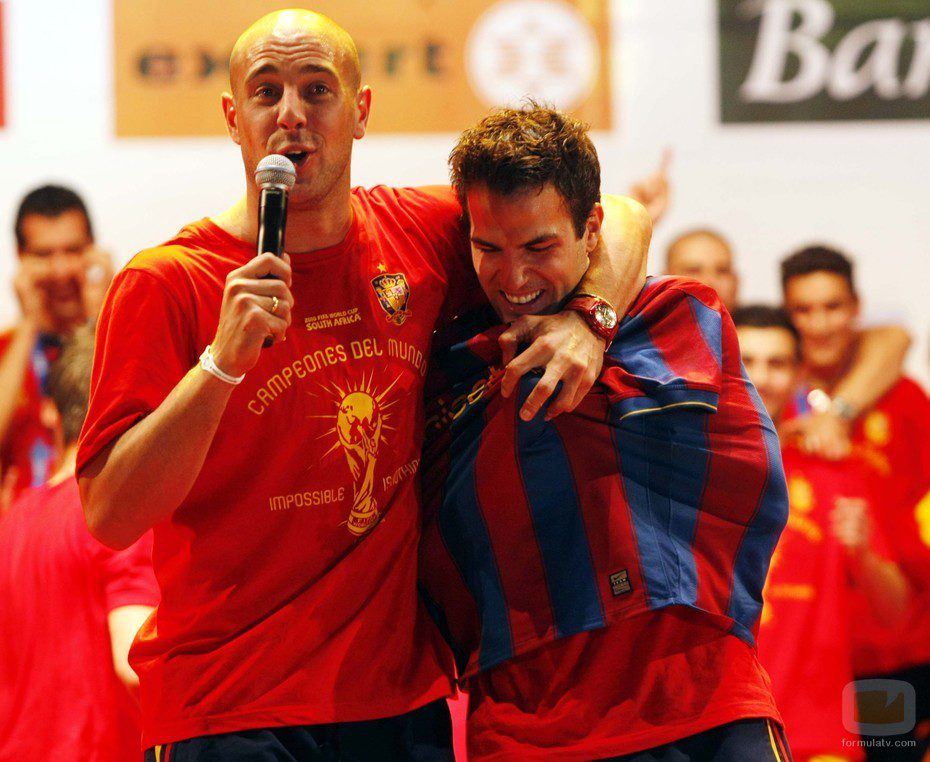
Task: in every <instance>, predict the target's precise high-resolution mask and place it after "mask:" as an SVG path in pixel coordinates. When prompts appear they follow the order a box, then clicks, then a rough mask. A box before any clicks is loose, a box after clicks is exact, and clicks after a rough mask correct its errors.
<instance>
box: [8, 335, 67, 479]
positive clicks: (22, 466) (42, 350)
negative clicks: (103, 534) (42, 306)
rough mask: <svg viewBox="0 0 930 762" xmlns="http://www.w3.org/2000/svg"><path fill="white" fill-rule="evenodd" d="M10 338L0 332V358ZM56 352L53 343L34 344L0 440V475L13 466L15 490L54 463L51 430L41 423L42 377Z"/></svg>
mask: <svg viewBox="0 0 930 762" xmlns="http://www.w3.org/2000/svg"><path fill="white" fill-rule="evenodd" d="M12 338H13V334H12V331H7V332H6V333H5V334H3V335H0V358H2V357H3V355H4V353H5V352H6V349H7V347H8V346H9V344H10V341H11V340H12ZM57 354H58V346H57V343H54V344H53V343H49V342H46V341H43V340H41V339H40V340H39V341H38V342H37V343H36V345H35V347H34V348H33V350H32V355H31V358H30V362H29V367H28V368H27V369H26V377H25V378H24V379H23V385H22V388H21V389H20V394H19V400H18V402H17V405H16V410H15V411H14V412H13V418H12V420H11V421H10V426H9V429H8V430H7V435H6V437H5V438H4V439H3V441H2V442H0V474H5V473H6V471H7V469H8V468H11V467H12V468H16V470H17V472H18V476H17V479H16V485H15V492H16V493H19V492H20V491H22V490H24V489H26V488H27V487H38V486H39V485H41V484H44V483H45V481H46V480H47V479H48V478H49V476H51V470H52V467H53V466H54V458H55V449H54V447H55V444H54V443H55V432H54V430H52V429H51V428H49V427H48V426H46V425H45V424H44V423H43V422H42V404H43V397H42V379H43V378H44V376H45V374H46V373H47V372H48V366H49V364H50V363H51V362H52V360H54V358H55V357H56V356H57Z"/></svg>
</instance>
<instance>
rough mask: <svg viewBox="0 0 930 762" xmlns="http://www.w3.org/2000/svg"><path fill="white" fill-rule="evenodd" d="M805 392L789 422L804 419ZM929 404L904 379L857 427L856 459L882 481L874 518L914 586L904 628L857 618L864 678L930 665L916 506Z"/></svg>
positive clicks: (928, 574) (929, 605) (929, 559)
mask: <svg viewBox="0 0 930 762" xmlns="http://www.w3.org/2000/svg"><path fill="white" fill-rule="evenodd" d="M807 409H808V408H807V403H806V390H804V391H802V392H801V393H799V394H798V395H797V396H796V397H795V400H794V405H793V406H792V407H791V409H790V410H789V411H788V414H789V416H790V415H795V414H797V413H804V412H807ZM928 432H930V400H928V398H927V395H926V394H925V393H924V392H923V390H922V389H921V388H920V386H918V385H917V384H916V383H915V382H914V381H912V380H910V379H908V378H902V379H901V380H900V381H898V383H897V384H895V386H894V387H892V389H891V390H890V391H889V392H888V393H887V394H886V395H885V396H884V397H882V398H881V399H880V400H879V401H878V403H877V404H876V405H875V406H874V407H873V408H872V409H871V410H869V411H867V412H865V413H863V414H862V415H861V416H860V417H859V418H858V419H857V420H856V422H855V424H854V426H853V432H852V441H853V445H854V446H855V449H856V451H857V453H858V454H859V457H861V458H862V459H864V460H866V461H868V463H869V467H870V468H871V469H872V470H873V471H875V472H877V474H878V475H879V476H880V477H884V479H883V481H882V484H883V488H882V491H883V493H884V494H883V496H882V497H883V499H882V501H881V506H880V508H879V510H877V511H876V515H875V519H876V522H877V523H878V524H879V525H880V527H881V530H882V533H883V535H884V537H886V538H887V541H888V544H889V547H890V550H891V553H892V555H893V557H894V560H895V561H896V562H897V563H898V564H899V565H900V567H901V569H902V571H903V572H904V573H905V575H906V576H907V578H908V582H909V583H910V585H911V591H912V598H911V604H910V606H909V610H908V614H907V616H906V618H905V621H904V622H903V623H902V624H899V625H897V626H894V627H888V626H886V624H885V623H883V622H881V621H879V620H877V619H876V618H875V617H874V616H872V615H871V613H870V612H869V611H868V610H867V608H866V607H864V606H859V607H858V608H859V609H860V611H861V614H862V616H857V617H855V618H854V621H855V627H854V628H853V669H854V671H855V673H856V674H857V675H860V676H867V675H874V674H883V673H888V672H896V671H898V670H901V669H905V668H907V667H912V666H915V665H918V664H927V663H930V545H928V541H930V533H928V532H924V531H922V530H923V528H922V527H921V526H920V524H919V517H920V516H921V512H920V501H921V498H923V496H924V495H926V494H927V492H928V490H930V433H928Z"/></svg>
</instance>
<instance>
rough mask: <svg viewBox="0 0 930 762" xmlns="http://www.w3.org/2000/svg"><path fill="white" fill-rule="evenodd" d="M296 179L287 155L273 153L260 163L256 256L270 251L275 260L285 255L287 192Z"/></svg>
mask: <svg viewBox="0 0 930 762" xmlns="http://www.w3.org/2000/svg"><path fill="white" fill-rule="evenodd" d="M296 180H297V170H296V169H294V163H293V162H292V161H291V160H290V159H288V158H287V157H286V156H281V154H277V153H271V154H268V155H267V156H266V157H265V158H264V159H262V160H261V161H260V162H258V166H257V167H256V168H255V184H256V185H258V187H259V188H261V196H260V197H259V201H258V246H257V247H256V248H257V251H256V254H264V253H265V252H266V251H270V252H271V253H272V254H274V255H275V256H276V257H280V256H281V254H282V253H283V252H284V228H285V225H286V224H287V192H288V191H289V190H290V189H291V188H292V187H293V186H294V182H295V181H296Z"/></svg>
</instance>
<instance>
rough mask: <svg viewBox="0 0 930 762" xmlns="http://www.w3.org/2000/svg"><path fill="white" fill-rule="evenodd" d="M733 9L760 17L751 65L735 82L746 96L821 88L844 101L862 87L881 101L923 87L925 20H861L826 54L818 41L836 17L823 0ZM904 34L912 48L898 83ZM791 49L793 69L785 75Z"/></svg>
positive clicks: (764, 2) (927, 46) (774, 97)
mask: <svg viewBox="0 0 930 762" xmlns="http://www.w3.org/2000/svg"><path fill="white" fill-rule="evenodd" d="M739 11H740V13H741V14H742V15H744V16H745V17H747V18H754V17H756V16H761V21H760V23H759V34H758V38H757V40H756V48H755V51H754V53H753V59H752V65H751V66H750V69H749V74H748V75H747V77H746V81H745V82H744V83H743V84H742V86H741V87H740V95H741V96H742V98H743V100H745V101H747V102H750V103H797V102H799V101H803V100H807V99H808V98H812V97H814V96H815V95H817V94H818V93H820V92H823V91H824V90H825V91H826V92H827V93H828V94H829V95H830V97H831V98H833V99H835V100H838V101H847V100H852V99H853V98H858V97H859V96H860V95H863V94H864V93H865V92H867V91H868V90H869V89H874V90H875V93H876V94H877V95H878V97H880V98H882V99H884V100H894V99H895V98H901V97H907V98H910V99H912V100H917V99H920V98H923V97H924V96H925V95H926V94H927V92H928V91H930V19H922V20H920V21H915V22H913V23H910V24H908V23H905V22H904V21H902V20H901V19H896V18H889V19H881V20H875V21H867V22H865V23H863V24H860V25H859V26H857V27H855V28H854V29H852V30H851V31H850V32H849V33H848V34H846V36H845V37H843V38H842V39H841V40H840V42H839V44H838V45H837V46H836V49H835V50H834V51H833V52H832V53H831V51H830V49H829V48H828V47H827V46H826V45H824V44H823V42H822V40H823V38H824V37H825V36H826V35H827V34H828V33H829V32H830V30H831V29H832V28H833V23H834V21H835V20H836V13H835V11H834V10H833V6H832V5H831V4H830V3H829V2H828V0H746V2H744V3H743V4H742V5H740V6H739ZM798 17H799V18H800V23H799V24H797V25H796V26H795V19H796V18H798ZM908 34H910V35H911V36H912V38H913V40H914V44H915V49H914V54H913V56H912V59H911V63H910V67H909V69H908V73H907V75H906V76H905V78H904V80H903V82H902V81H900V80H899V79H898V68H899V63H900V61H901V57H902V51H903V48H904V43H905V41H906V40H907V37H908ZM792 55H794V56H795V57H796V58H797V60H798V62H799V67H798V71H797V73H796V74H795V75H794V76H793V77H792V78H791V79H785V78H784V76H785V71H786V68H787V65H788V61H789V60H790V56H792Z"/></svg>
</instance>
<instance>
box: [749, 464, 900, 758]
mask: <svg viewBox="0 0 930 762" xmlns="http://www.w3.org/2000/svg"><path fill="white" fill-rule="evenodd" d="M782 462H783V463H784V466H785V477H786V479H787V481H788V497H789V501H790V513H789V517H788V526H787V528H786V530H785V532H784V534H783V535H782V538H781V541H780V542H779V544H778V547H777V548H776V549H775V555H774V556H773V557H772V565H771V567H770V568H769V576H768V580H767V582H766V587H765V607H764V608H763V613H762V621H761V625H760V628H759V658H760V659H761V660H762V663H763V665H765V668H766V669H767V670H768V672H769V674H770V675H771V677H772V684H773V686H774V690H775V699H776V702H777V703H778V708H779V709H780V710H781V712H782V716H783V717H784V718H785V731H786V733H787V735H788V738H789V740H790V742H791V750H792V752H793V753H794V754H795V755H797V756H799V757H807V756H815V755H817V754H829V755H838V756H841V757H843V758H844V759H861V758H862V756H863V754H862V750H861V749H857V747H856V746H855V745H854V744H852V743H850V742H854V741H856V740H857V738H858V736H857V735H856V734H855V733H852V732H850V731H848V730H846V729H845V728H844V726H843V719H842V711H843V706H842V703H843V702H842V696H843V688H844V687H845V686H846V684H847V683H849V682H850V681H852V680H853V679H854V678H853V655H852V639H853V634H852V628H851V626H850V624H851V623H852V622H855V621H857V620H858V618H859V617H858V616H857V617H855V618H852V619H851V614H852V611H853V610H857V609H860V607H861V606H866V601H865V599H864V595H863V593H862V592H861V591H858V590H855V589H854V588H851V587H850V581H849V558H848V555H847V553H846V550H845V549H844V548H843V547H842V545H841V544H840V543H839V542H838V541H837V540H836V539H835V538H834V537H833V536H832V534H831V530H830V525H831V518H830V516H831V514H832V512H833V510H834V508H835V506H836V501H837V499H838V498H841V497H846V498H857V499H861V500H865V501H866V502H867V503H868V504H869V509H870V513H871V514H872V515H873V516H874V515H877V514H879V513H881V512H882V511H883V510H884V509H885V506H884V493H885V489H884V488H883V485H884V482H885V478H884V477H882V476H881V475H879V474H878V473H877V472H876V471H875V469H874V467H873V466H872V465H871V464H870V463H869V461H868V460H865V459H863V457H862V456H861V453H860V452H859V451H858V450H856V451H854V454H853V456H851V457H850V458H847V459H845V460H842V461H829V460H824V459H822V458H815V457H812V456H810V455H805V454H804V453H802V452H800V451H799V450H798V449H796V448H794V447H786V448H785V449H784V451H783V453H782ZM871 547H872V549H873V551H875V552H876V553H877V554H878V555H880V556H883V557H888V556H889V555H890V553H889V550H888V547H887V543H886V542H885V540H884V537H883V533H882V532H881V527H880V525H877V524H875V523H873V527H872V538H871ZM863 613H864V614H867V615H869V616H872V615H871V614H870V613H868V612H863ZM844 741H845V742H847V743H846V745H844Z"/></svg>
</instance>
